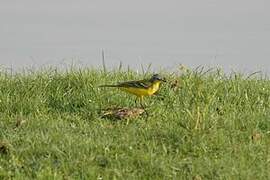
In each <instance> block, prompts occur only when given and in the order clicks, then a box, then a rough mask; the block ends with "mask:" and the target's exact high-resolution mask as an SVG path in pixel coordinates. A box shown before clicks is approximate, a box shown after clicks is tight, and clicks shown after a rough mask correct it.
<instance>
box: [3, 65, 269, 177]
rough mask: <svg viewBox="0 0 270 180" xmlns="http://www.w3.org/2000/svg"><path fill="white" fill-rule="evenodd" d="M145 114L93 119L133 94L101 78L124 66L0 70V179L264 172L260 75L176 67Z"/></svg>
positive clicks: (265, 107)
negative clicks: (106, 86)
mask: <svg viewBox="0 0 270 180" xmlns="http://www.w3.org/2000/svg"><path fill="white" fill-rule="evenodd" d="M160 74H162V75H163V76H165V77H166V79H167V83H163V84H162V86H161V89H160V91H159V93H158V94H157V95H155V96H153V97H148V98H145V103H146V111H147V113H144V114H142V115H141V116H139V117H136V118H130V119H121V120H117V119H110V118H103V117H102V115H101V112H102V110H104V109H107V108H111V107H136V106H138V105H137V104H136V103H135V97H134V96H132V95H128V94H125V93H124V92H121V91H119V90H117V89H105V88H99V87H98V86H99V85H101V84H113V83H116V82H119V81H126V80H134V79H142V78H148V77H150V76H151V73H148V72H146V73H140V74H138V73H136V72H134V71H131V70H125V71H124V70H121V69H120V70H111V71H104V70H99V69H72V68H71V69H69V70H66V71H58V70H57V69H54V68H52V69H46V70H40V71H27V72H21V73H15V74H10V73H8V72H5V71H2V72H0V179H194V180H201V179H269V178H270V81H269V79H268V78H267V77H265V76H263V75H258V74H254V75H253V74H251V75H244V74H237V73H231V74H224V73H223V72H222V70H220V69H215V70H204V69H203V68H197V69H193V70H190V69H183V68H182V69H181V70H179V72H175V73H169V72H160Z"/></svg>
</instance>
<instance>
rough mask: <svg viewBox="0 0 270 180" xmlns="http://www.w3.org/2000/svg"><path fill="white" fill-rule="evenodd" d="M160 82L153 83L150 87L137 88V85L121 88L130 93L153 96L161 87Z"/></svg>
mask: <svg viewBox="0 0 270 180" xmlns="http://www.w3.org/2000/svg"><path fill="white" fill-rule="evenodd" d="M159 85H160V82H155V83H153V84H152V85H151V86H150V87H149V88H147V89H144V88H136V87H120V89H121V90H123V91H126V92H128V93H131V94H134V95H136V96H139V97H141V96H151V95H153V94H154V93H155V92H157V90H158V89H159Z"/></svg>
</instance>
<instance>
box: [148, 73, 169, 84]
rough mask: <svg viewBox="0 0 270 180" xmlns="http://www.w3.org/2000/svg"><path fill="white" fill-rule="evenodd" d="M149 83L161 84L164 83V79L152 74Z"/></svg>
mask: <svg viewBox="0 0 270 180" xmlns="http://www.w3.org/2000/svg"><path fill="white" fill-rule="evenodd" d="M150 81H151V82H156V81H163V82H166V80H165V78H164V77H161V76H160V75H159V74H154V75H153V76H152V77H151V79H150Z"/></svg>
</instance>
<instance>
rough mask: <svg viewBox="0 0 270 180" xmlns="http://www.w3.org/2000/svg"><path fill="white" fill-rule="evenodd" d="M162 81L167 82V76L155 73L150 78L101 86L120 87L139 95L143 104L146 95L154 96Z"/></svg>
mask: <svg viewBox="0 0 270 180" xmlns="http://www.w3.org/2000/svg"><path fill="white" fill-rule="evenodd" d="M161 82H166V80H165V78H163V77H161V76H160V75H159V74H153V75H152V77H151V78H150V79H143V80H138V81H126V82H120V83H118V84H115V85H100V86H99V87H116V88H119V89H120V90H122V91H125V92H127V93H130V94H133V95H135V96H137V97H138V98H139V100H140V102H141V105H142V101H143V98H144V96H152V95H153V94H155V93H156V92H157V91H158V90H159V87H160V83H161ZM142 106H143V105H142Z"/></svg>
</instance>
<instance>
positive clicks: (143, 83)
mask: <svg viewBox="0 0 270 180" xmlns="http://www.w3.org/2000/svg"><path fill="white" fill-rule="evenodd" d="M117 86H118V87H126V88H128V87H133V88H143V89H148V88H149V87H150V86H151V83H150V82H149V81H146V80H141V81H127V82H122V83H119V84H118V85H117Z"/></svg>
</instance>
